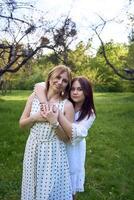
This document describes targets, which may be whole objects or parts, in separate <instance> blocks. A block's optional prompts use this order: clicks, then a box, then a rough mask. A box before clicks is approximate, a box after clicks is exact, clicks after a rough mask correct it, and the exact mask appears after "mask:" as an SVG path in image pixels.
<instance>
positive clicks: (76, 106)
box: [74, 102, 82, 112]
mask: <svg viewBox="0 0 134 200" xmlns="http://www.w3.org/2000/svg"><path fill="white" fill-rule="evenodd" d="M81 107H82V103H81V102H80V103H75V108H74V109H75V112H78V111H80V110H81Z"/></svg>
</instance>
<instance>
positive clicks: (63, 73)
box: [54, 71, 69, 80]
mask: <svg viewBox="0 0 134 200" xmlns="http://www.w3.org/2000/svg"><path fill="white" fill-rule="evenodd" d="M56 76H60V77H61V78H63V79H67V80H68V79H69V77H68V73H67V72H66V71H62V72H57V73H55V74H54V77H56Z"/></svg>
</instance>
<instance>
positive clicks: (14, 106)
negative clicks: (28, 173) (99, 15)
mask: <svg viewBox="0 0 134 200" xmlns="http://www.w3.org/2000/svg"><path fill="white" fill-rule="evenodd" d="M30 93H31V92H30V91H13V92H12V93H11V94H8V95H5V96H0V138H1V140H0V200H20V187H21V175H22V162H23V152H24V147H25V142H26V139H27V136H28V131H24V130H21V129H20V128H19V125H18V121H19V118H20V115H21V112H22V110H23V108H24V105H25V102H26V99H27V97H28V95H29V94H30ZM95 104H96V110H97V118H96V121H95V123H94V125H93V127H92V128H91V129H90V131H89V136H88V138H87V159H86V183H85V192H84V193H81V194H79V200H132V199H133V194H134V189H133V186H134V174H133V166H134V94H133V93H96V94H95Z"/></svg>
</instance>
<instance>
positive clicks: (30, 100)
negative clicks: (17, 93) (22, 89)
mask: <svg viewBox="0 0 134 200" xmlns="http://www.w3.org/2000/svg"><path fill="white" fill-rule="evenodd" d="M34 97H35V92H33V93H32V94H31V95H30V96H29V97H28V99H27V102H28V103H30V104H31V103H32V102H33V99H34Z"/></svg>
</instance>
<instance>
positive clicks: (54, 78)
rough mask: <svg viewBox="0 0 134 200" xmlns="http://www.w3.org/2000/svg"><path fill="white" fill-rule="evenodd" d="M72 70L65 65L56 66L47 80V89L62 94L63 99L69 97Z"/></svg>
mask: <svg viewBox="0 0 134 200" xmlns="http://www.w3.org/2000/svg"><path fill="white" fill-rule="evenodd" d="M71 80H72V75H71V70H70V69H69V67H67V66H65V65H58V66H56V67H54V68H53V69H52V70H51V71H50V72H49V74H48V78H47V80H46V89H47V91H49V90H53V91H55V92H56V93H59V94H60V97H62V99H65V98H67V97H68V94H69V90H70V86H71Z"/></svg>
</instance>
